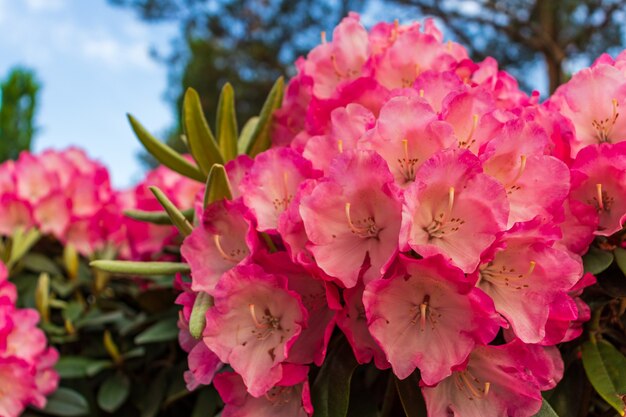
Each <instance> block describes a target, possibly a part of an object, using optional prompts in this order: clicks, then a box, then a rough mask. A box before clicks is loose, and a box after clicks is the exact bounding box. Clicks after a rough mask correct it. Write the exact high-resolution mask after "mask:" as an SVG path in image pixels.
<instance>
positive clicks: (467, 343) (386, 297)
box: [363, 255, 500, 385]
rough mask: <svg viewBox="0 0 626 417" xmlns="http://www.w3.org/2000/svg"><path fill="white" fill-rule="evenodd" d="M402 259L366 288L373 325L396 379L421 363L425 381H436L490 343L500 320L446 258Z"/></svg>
mask: <svg viewBox="0 0 626 417" xmlns="http://www.w3.org/2000/svg"><path fill="white" fill-rule="evenodd" d="M399 262H400V265H398V269H397V270H396V271H394V272H395V273H394V275H393V276H392V277H391V278H389V279H383V280H377V281H372V282H371V283H369V284H368V285H367V286H366V288H365V292H364V294H363V304H364V305H365V313H366V315H367V318H368V322H369V329H370V332H371V333H372V336H374V338H375V339H376V340H377V341H378V342H379V343H380V346H381V348H382V349H383V351H384V352H385V354H386V355H387V359H388V360H389V362H391V366H392V368H393V372H394V374H396V376H398V378H400V379H404V378H406V377H408V376H409V375H410V374H411V373H413V371H414V370H415V369H416V368H419V370H420V371H421V375H422V379H423V380H424V382H425V383H426V384H429V385H432V384H436V383H437V382H439V381H441V380H442V379H443V378H445V377H447V376H449V375H450V374H451V372H452V369H453V368H454V367H455V366H458V365H460V364H462V363H463V362H464V361H465V360H466V359H467V356H468V355H469V354H470V352H471V351H472V350H473V349H474V347H475V346H476V345H480V344H485V343H489V342H490V341H491V340H492V339H493V338H494V337H495V335H496V333H497V331H498V330H499V328H500V326H499V324H500V321H499V320H498V318H497V315H496V314H495V311H494V308H493V303H492V301H491V300H490V299H489V297H487V296H486V295H485V294H484V293H483V292H482V291H481V290H479V289H477V288H475V287H474V285H473V283H472V282H470V281H468V279H467V278H466V277H465V275H464V274H463V273H462V271H461V270H460V269H457V268H455V267H453V266H451V265H449V264H448V263H447V262H446V261H445V259H444V258H443V257H441V256H434V257H431V258H427V259H421V260H418V259H413V258H409V257H405V256H402V255H401V256H400V260H399Z"/></svg>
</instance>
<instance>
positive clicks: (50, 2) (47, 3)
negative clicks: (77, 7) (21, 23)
mask: <svg viewBox="0 0 626 417" xmlns="http://www.w3.org/2000/svg"><path fill="white" fill-rule="evenodd" d="M24 3H25V4H26V7H27V8H28V10H30V11H31V12H35V13H37V12H48V11H55V10H60V9H63V8H64V7H65V0H26V1H25V2H24Z"/></svg>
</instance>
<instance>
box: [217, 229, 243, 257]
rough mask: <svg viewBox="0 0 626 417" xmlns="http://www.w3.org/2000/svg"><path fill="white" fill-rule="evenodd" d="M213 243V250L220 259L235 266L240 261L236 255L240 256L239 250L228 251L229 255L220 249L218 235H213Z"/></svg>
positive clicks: (220, 244)
mask: <svg viewBox="0 0 626 417" xmlns="http://www.w3.org/2000/svg"><path fill="white" fill-rule="evenodd" d="M213 243H215V248H216V249H217V251H218V252H219V253H220V255H222V258H224V259H225V260H227V261H230V262H233V263H236V264H237V263H239V261H240V259H238V258H237V256H236V255H241V250H240V249H235V250H232V251H230V253H228V252H226V251H225V250H224V248H223V247H222V243H221V237H220V235H213Z"/></svg>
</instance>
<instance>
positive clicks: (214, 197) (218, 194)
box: [204, 165, 233, 208]
mask: <svg viewBox="0 0 626 417" xmlns="http://www.w3.org/2000/svg"><path fill="white" fill-rule="evenodd" d="M223 198H226V199H228V200H230V199H232V198H233V196H232V191H231V188H230V182H229V181H228V175H227V174H226V169H224V166H223V165H213V166H212V167H211V171H210V172H209V176H208V178H207V181H206V188H205V189H204V207H205V208H206V206H208V205H209V204H212V203H214V202H216V201H218V200H221V199H223Z"/></svg>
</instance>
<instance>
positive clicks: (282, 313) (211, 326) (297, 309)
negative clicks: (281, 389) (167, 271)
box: [204, 265, 307, 397]
mask: <svg viewBox="0 0 626 417" xmlns="http://www.w3.org/2000/svg"><path fill="white" fill-rule="evenodd" d="M287 281H288V280H287V278H286V277H285V276H283V275H271V274H268V273H266V272H265V271H263V269H261V268H260V267H259V266H257V265H245V266H237V267H235V268H233V269H231V270H230V271H228V272H226V273H225V274H224V275H223V276H222V278H221V279H220V281H219V282H218V284H217V286H216V287H215V291H214V296H215V306H214V307H212V308H210V309H209V310H208V311H207V324H206V328H205V330H204V342H205V343H206V345H207V346H208V347H209V349H210V350H211V351H213V352H215V354H216V355H217V356H218V357H219V358H220V360H221V361H222V362H224V363H228V364H230V366H231V367H232V368H233V369H234V370H235V372H237V373H238V374H240V375H241V377H242V378H243V380H244V383H245V384H246V386H247V387H248V392H249V393H250V394H252V395H253V396H255V397H258V396H261V395H263V394H265V393H266V392H268V391H269V390H270V389H271V388H272V387H273V386H274V385H276V384H277V383H278V382H279V381H280V380H281V379H282V378H283V365H282V362H283V361H285V360H286V359H287V358H288V356H289V351H290V349H291V347H292V345H293V344H294V342H295V341H296V339H297V337H298V335H299V334H300V333H301V331H302V328H303V327H304V326H305V323H306V320H307V312H306V310H305V308H304V307H303V305H302V301H301V299H300V296H299V295H298V294H297V293H296V292H294V291H291V290H289V289H288V287H287Z"/></svg>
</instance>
